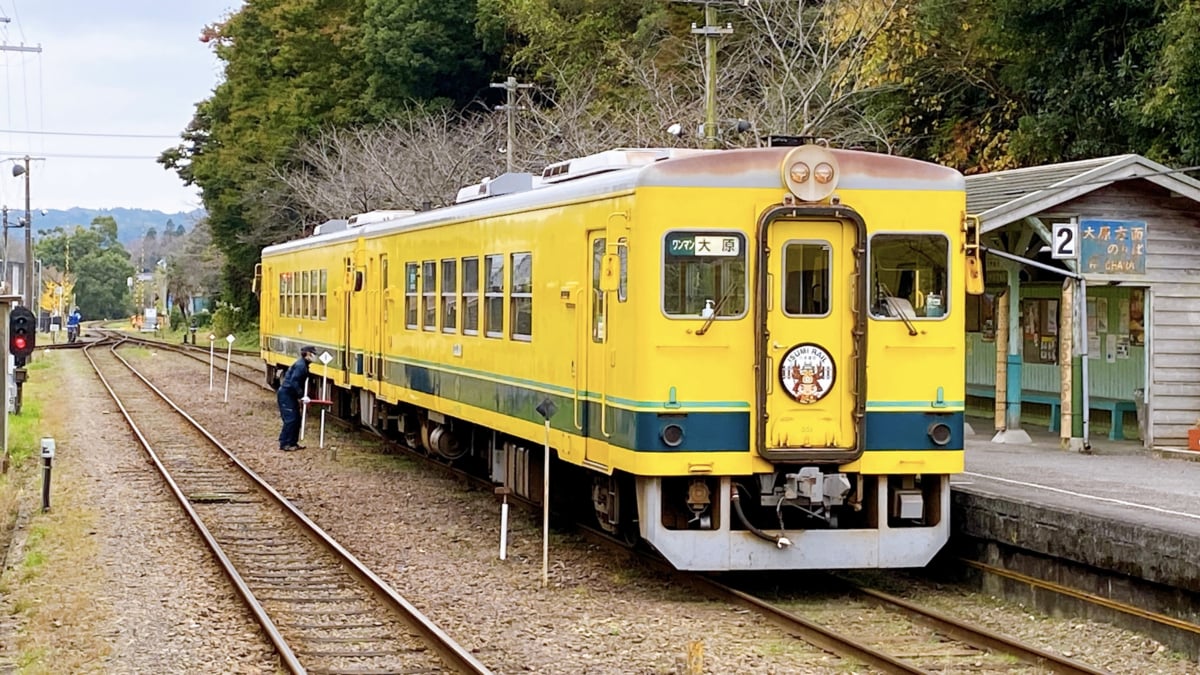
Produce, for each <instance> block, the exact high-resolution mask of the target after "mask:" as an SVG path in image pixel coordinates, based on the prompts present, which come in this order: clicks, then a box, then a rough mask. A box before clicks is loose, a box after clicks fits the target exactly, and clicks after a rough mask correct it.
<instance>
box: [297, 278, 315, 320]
mask: <svg viewBox="0 0 1200 675" xmlns="http://www.w3.org/2000/svg"><path fill="white" fill-rule="evenodd" d="M311 274H312V273H311V272H309V271H308V270H304V271H303V272H301V273H300V318H301V319H311V318H312V285H311V284H312V281H311Z"/></svg>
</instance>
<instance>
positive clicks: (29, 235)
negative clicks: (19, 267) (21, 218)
mask: <svg viewBox="0 0 1200 675" xmlns="http://www.w3.org/2000/svg"><path fill="white" fill-rule="evenodd" d="M22 285H23V286H24V289H23V290H24V291H25V292H24V293H23V295H24V296H25V300H24V303H25V306H26V307H28V308H30V309H33V211H32V210H31V209H30V208H29V155H25V283H24V284H22Z"/></svg>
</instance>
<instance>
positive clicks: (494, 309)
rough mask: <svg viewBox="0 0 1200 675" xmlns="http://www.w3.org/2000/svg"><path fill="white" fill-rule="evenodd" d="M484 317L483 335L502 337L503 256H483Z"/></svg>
mask: <svg viewBox="0 0 1200 675" xmlns="http://www.w3.org/2000/svg"><path fill="white" fill-rule="evenodd" d="M483 262H484V278H485V279H486V283H487V286H485V290H484V294H483V296H484V300H483V304H484V318H485V320H486V321H487V323H486V324H485V327H484V330H485V332H484V335H486V336H488V337H495V338H498V337H504V256H502V255H489V256H487V257H485V258H484V261H483Z"/></svg>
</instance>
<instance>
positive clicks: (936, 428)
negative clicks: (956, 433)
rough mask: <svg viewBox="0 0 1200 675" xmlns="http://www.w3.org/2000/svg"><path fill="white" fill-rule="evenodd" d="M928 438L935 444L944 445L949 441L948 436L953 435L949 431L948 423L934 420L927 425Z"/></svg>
mask: <svg viewBox="0 0 1200 675" xmlns="http://www.w3.org/2000/svg"><path fill="white" fill-rule="evenodd" d="M928 433H929V440H931V441H933V442H934V444H935V445H945V444H947V443H949V442H950V437H951V436H952V435H953V434H952V433H951V432H950V425H948V424H946V423H945V422H934V423H933V424H930V425H929V432H928Z"/></svg>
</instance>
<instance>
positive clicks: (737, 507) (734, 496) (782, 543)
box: [729, 484, 792, 548]
mask: <svg viewBox="0 0 1200 675" xmlns="http://www.w3.org/2000/svg"><path fill="white" fill-rule="evenodd" d="M729 501H730V502H731V503H732V504H733V512H734V513H736V514H737V517H738V520H740V521H742V525H745V526H746V529H747V530H750V531H751V532H753V533H754V535H755V536H756V537H760V538H762V539H766V540H767V541H769V542H771V543H772V544H775V545H776V546H778V547H779V548H787V547H789V546H791V545H792V540H791V539H788V538H787V537H785V536H783V534H782V533H781V534H770V533H768V532H763V531H762V530H760V529H758V528H757V527H755V526H754V524H753V523H751V522H750V521H749V520H747V519H746V514H744V513H742V498H741V492H740V490H739V489H738V486H737V485H736V484H735V485H734V486H733V490H732V492H731V493H730V495H729Z"/></svg>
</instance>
